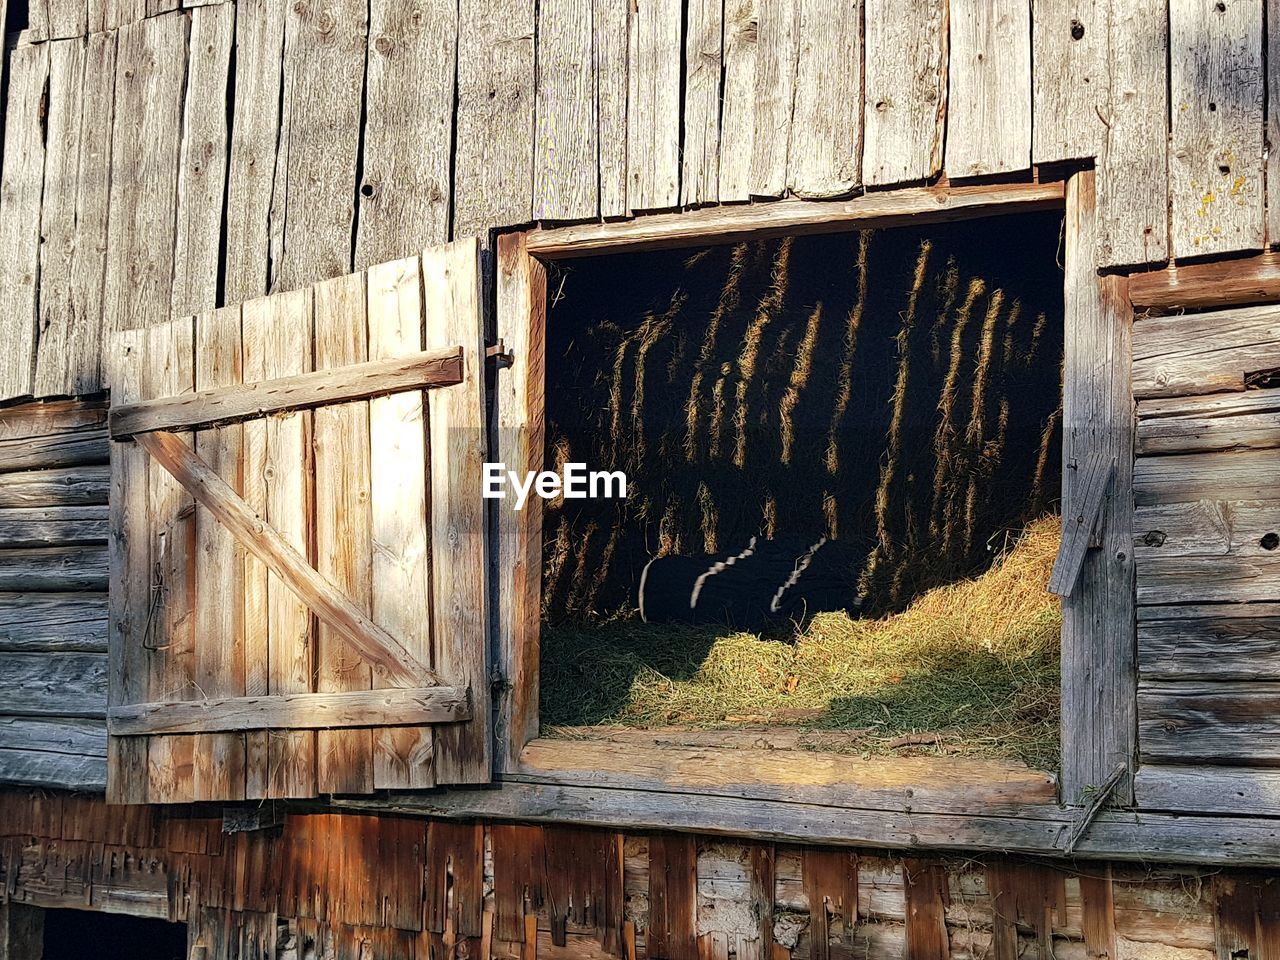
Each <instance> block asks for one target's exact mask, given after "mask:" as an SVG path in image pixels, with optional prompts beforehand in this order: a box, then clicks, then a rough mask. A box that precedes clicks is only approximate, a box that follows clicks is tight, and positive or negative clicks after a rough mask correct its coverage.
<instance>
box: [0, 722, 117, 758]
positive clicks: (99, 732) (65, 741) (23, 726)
mask: <svg viewBox="0 0 1280 960" xmlns="http://www.w3.org/2000/svg"><path fill="white" fill-rule="evenodd" d="M0 743H3V744H4V746H5V748H6V749H9V750H30V751H33V752H40V751H43V752H47V753H66V754H72V755H75V756H83V757H101V758H102V759H103V760H104V761H105V760H106V757H107V724H106V721H105V720H101V719H96V720H74V719H64V718H61V717H0Z"/></svg>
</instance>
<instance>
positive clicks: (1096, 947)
mask: <svg viewBox="0 0 1280 960" xmlns="http://www.w3.org/2000/svg"><path fill="white" fill-rule="evenodd" d="M1080 916H1081V919H1080V928H1081V931H1082V932H1083V933H1084V947H1085V950H1086V951H1087V952H1088V955H1089V956H1091V957H1114V956H1115V955H1116V952H1115V951H1116V910H1115V902H1114V900H1113V898H1112V891H1111V867H1110V865H1107V866H1105V867H1103V868H1102V870H1101V871H1100V875H1099V874H1095V873H1092V872H1086V873H1084V874H1081V876H1080Z"/></svg>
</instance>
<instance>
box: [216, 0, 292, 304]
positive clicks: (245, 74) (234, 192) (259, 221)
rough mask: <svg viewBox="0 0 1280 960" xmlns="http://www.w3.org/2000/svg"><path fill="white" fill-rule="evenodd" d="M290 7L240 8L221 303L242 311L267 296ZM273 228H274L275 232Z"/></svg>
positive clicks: (256, 0)
mask: <svg viewBox="0 0 1280 960" xmlns="http://www.w3.org/2000/svg"><path fill="white" fill-rule="evenodd" d="M286 7H287V4H283V3H278V2H276V0H239V2H237V3H236V5H235V14H236V65H235V71H236V72H235V76H236V89H235V103H234V105H233V107H232V113H233V119H232V136H231V151H230V157H229V159H228V168H227V170H228V174H227V227H226V240H225V246H226V253H225V266H224V268H223V269H224V272H223V281H222V283H223V295H224V298H225V300H226V302H227V303H240V302H243V301H246V300H251V299H252V298H254V297H260V296H262V295H263V294H264V293H266V292H267V289H268V284H269V274H270V269H271V238H270V236H269V233H268V231H269V230H270V227H271V222H270V221H271V198H272V191H273V189H274V182H275V165H276V143H277V138H278V137H279V136H280V119H281V117H280V84H281V66H280V64H281V60H282V58H283V56H284V16H285V8H286ZM277 226H279V225H278V224H277Z"/></svg>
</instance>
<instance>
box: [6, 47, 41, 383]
mask: <svg viewBox="0 0 1280 960" xmlns="http://www.w3.org/2000/svg"><path fill="white" fill-rule="evenodd" d="M48 83H49V47H48V46H47V45H39V44H38V45H33V46H27V47H19V48H17V49H15V50H14V51H13V54H12V55H11V56H10V57H9V71H8V98H7V100H6V109H5V124H4V163H3V169H2V170H0V245H3V248H4V250H5V251H6V254H5V256H4V257H3V258H0V339H3V341H4V344H5V349H4V350H3V351H0V400H8V399H10V398H12V397H21V396H26V395H29V394H30V393H31V391H32V386H33V379H32V377H33V372H34V369H35V360H36V319H37V308H36V280H37V277H38V276H39V272H40V198H41V193H42V189H43V185H44V165H45V141H44V115H43V114H44V102H45V94H46V90H47V87H48Z"/></svg>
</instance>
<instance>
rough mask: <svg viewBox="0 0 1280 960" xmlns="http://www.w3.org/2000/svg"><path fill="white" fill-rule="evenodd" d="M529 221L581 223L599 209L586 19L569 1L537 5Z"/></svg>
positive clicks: (591, 64) (588, 21)
mask: <svg viewBox="0 0 1280 960" xmlns="http://www.w3.org/2000/svg"><path fill="white" fill-rule="evenodd" d="M537 63H538V91H537V104H536V108H535V110H534V138H533V143H534V150H533V219H535V220H586V219H590V218H592V217H594V216H596V212H597V210H598V209H599V202H598V195H597V189H596V178H595V177H592V176H591V171H592V170H593V169H594V168H595V166H596V162H597V139H596V130H597V126H596V97H595V89H596V75H595V71H594V54H593V48H592V18H591V17H588V16H584V15H583V10H582V8H581V5H580V4H579V3H576V2H574V0H542V2H540V3H539V4H538V57H537Z"/></svg>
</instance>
